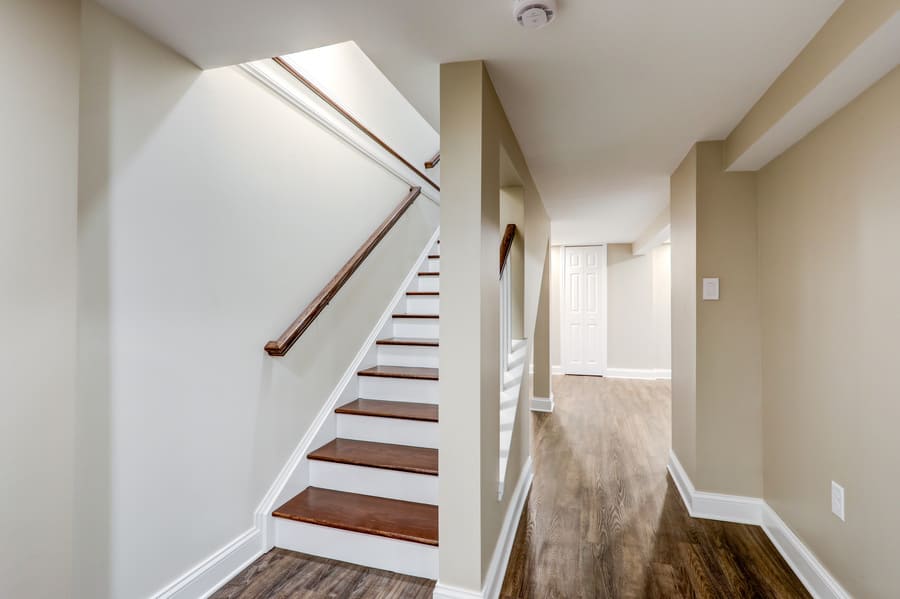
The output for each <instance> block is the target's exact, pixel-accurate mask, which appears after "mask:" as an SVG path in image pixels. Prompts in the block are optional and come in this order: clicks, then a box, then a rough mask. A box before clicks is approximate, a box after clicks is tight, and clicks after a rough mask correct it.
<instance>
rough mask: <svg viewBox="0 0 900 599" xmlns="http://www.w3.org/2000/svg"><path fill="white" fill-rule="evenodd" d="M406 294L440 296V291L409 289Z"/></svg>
mask: <svg viewBox="0 0 900 599" xmlns="http://www.w3.org/2000/svg"><path fill="white" fill-rule="evenodd" d="M406 295H437V296H440V295H441V292H440V291H407V292H406Z"/></svg>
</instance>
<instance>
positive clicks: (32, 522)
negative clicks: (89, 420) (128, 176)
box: [0, 0, 79, 599]
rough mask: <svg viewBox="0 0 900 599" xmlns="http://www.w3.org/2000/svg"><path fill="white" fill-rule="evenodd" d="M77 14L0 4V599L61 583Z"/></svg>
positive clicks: (66, 510) (74, 5) (64, 583)
mask: <svg viewBox="0 0 900 599" xmlns="http://www.w3.org/2000/svg"><path fill="white" fill-rule="evenodd" d="M78 6H79V4H78V2H77V1H67V0H60V1H58V2H53V3H48V2H34V1H33V0H4V2H2V3H0V77H2V80H3V82H4V83H3V91H2V93H0V136H2V142H0V215H2V217H0V398H2V410H3V415H2V417H0V597H28V598H29V599H50V598H56V597H66V596H69V593H70V587H71V583H72V564H71V560H72V479H73V473H72V468H73V458H72V454H73V443H74V441H73V437H72V430H73V420H74V412H75V392H74V387H75V272H76V264H75V217H76V205H77V175H78V154H77V152H78V60H79V54H78V29H79V18H78Z"/></svg>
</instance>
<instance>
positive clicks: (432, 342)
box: [375, 337, 439, 347]
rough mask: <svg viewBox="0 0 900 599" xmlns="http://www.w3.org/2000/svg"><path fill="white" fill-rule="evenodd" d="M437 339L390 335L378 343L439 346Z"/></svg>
mask: <svg viewBox="0 0 900 599" xmlns="http://www.w3.org/2000/svg"><path fill="white" fill-rule="evenodd" d="M438 343H439V342H438V340H437V339H422V338H419V337H388V338H387V339H379V340H378V341H376V342H375V344H376V345H415V346H416V347H438Z"/></svg>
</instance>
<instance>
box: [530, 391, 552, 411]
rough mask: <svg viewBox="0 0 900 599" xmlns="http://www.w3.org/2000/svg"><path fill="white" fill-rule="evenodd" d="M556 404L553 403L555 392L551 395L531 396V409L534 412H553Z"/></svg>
mask: <svg viewBox="0 0 900 599" xmlns="http://www.w3.org/2000/svg"><path fill="white" fill-rule="evenodd" d="M555 406H556V404H555V403H553V394H552V393H551V394H550V397H532V398H531V411H532V412H548V413H550V412H553V408H554V407H555Z"/></svg>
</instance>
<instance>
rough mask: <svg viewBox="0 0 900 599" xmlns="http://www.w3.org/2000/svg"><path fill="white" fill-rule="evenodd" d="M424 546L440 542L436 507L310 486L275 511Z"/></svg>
mask: <svg viewBox="0 0 900 599" xmlns="http://www.w3.org/2000/svg"><path fill="white" fill-rule="evenodd" d="M272 515H273V516H276V517H278V518H287V519H289V520H296V521H298V522H307V523H310V524H320V525H322V526H331V527H333V528H340V529H343V530H352V531H354V532H364V533H368V534H374V535H380V536H383V537H389V538H391V539H400V540H402V541H412V542H414V543H423V544H425V545H435V546H436V545H437V544H438V528H437V527H438V509H437V506H434V505H427V504H424V503H412V502H410V501H399V500H397V499H385V498H383V497H372V496H370V495H357V494H356V493H344V492H342V491H332V490H330V489H319V488H316V487H308V488H307V489H306V490H305V491H303V492H302V493H300V494H299V495H297V496H296V497H294V498H293V499H291V500H290V501H288V502H287V503H285V504H284V505H283V506H281V507H280V508H278V509H277V510H275V511H274V512H273V514H272Z"/></svg>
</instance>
